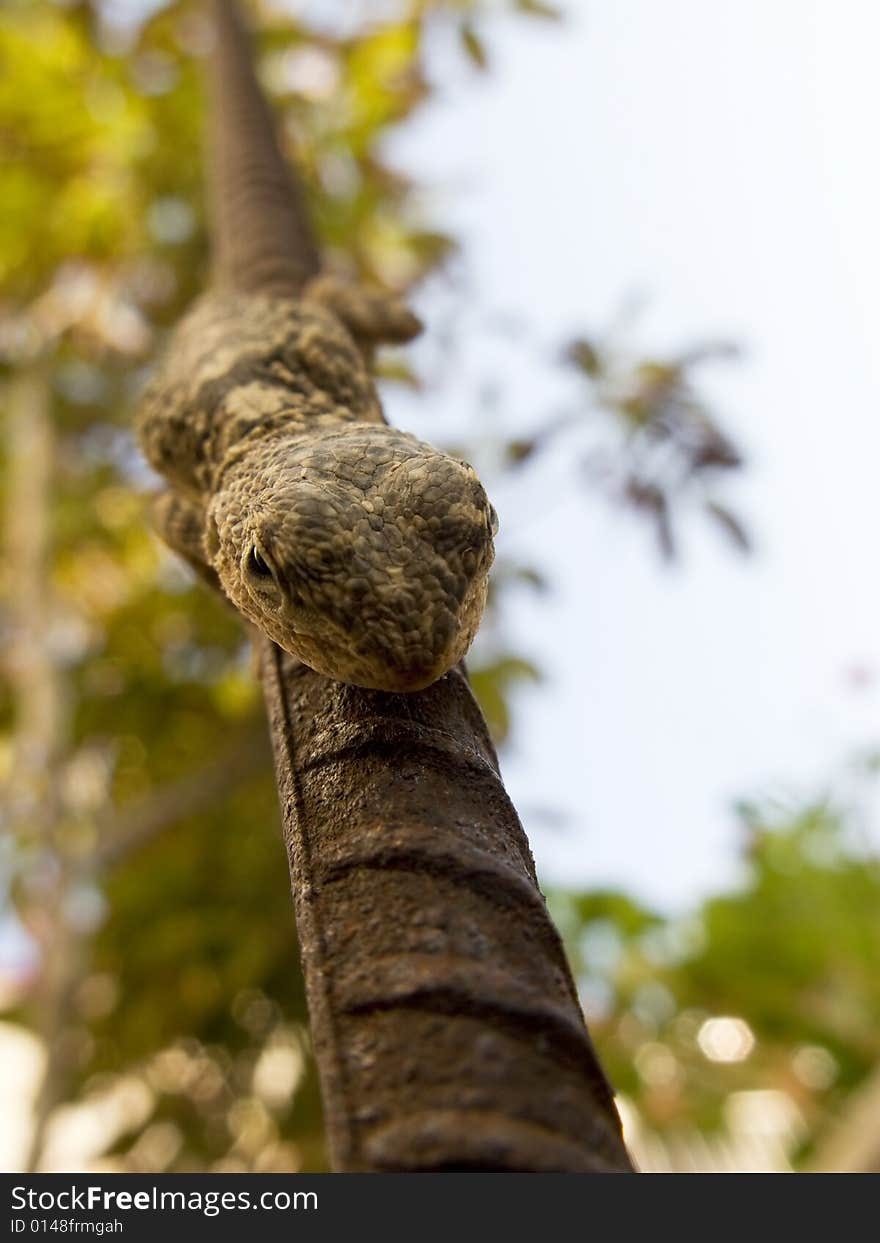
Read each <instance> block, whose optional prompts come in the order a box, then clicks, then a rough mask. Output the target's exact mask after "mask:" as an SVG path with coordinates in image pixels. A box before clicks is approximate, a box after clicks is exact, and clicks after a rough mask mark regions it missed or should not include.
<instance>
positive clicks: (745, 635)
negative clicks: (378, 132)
mask: <svg viewBox="0 0 880 1243" xmlns="http://www.w3.org/2000/svg"><path fill="white" fill-rule="evenodd" d="M567 7H568V9H569V11H570V14H571V16H570V19H569V21H568V23H567V24H566V26H565V27H564V28H563V29H560V28H558V27H548V28H546V29H545V28H542V27H540V26H536V25H535V24H533V23H525V22H518V23H515V22H510V23H508V24H507V25H506V26H504V27H503V29H502V28H501V27H500V26H498V25H496V26H495V27H489V28H487V36H488V43H489V46H490V50H491V51H492V53H493V64H492V72H491V73H490V74H489V76H488V77H487V79H486V80H485V83H484V84H483V83H481V82H480V81H476V82H475V81H474V79H473V77H470V76H469V75H468V74H466V73H464V72H459V73H457V74H453V75H452V76H451V77H450V76H449V75H447V76H446V77H445V78H444V82H445V84H446V85H445V89H444V93H443V98H442V100H441V101H440V102H439V103H438V104H437V105H435V106H434V108H433V111H432V114H431V116H430V117H429V119H428V120H427V121H426V122H425V124H424V125H423V127H422V129H421V130H412V131H410V132H408V133H407V135H406V136H405V139H404V140H403V141H401V143H400V144H399V146H398V148H397V150H398V152H399V153H400V156H401V158H402V159H404V160H405V162H406V164H407V165H408V166H409V167H411V168H413V169H416V170H417V171H418V172H419V174H420V176H424V177H427V178H429V180H430V182H431V183H432V184H433V185H434V186H435V187H437V188H438V191H442V193H440V194H438V201H439V203H440V206H441V207H442V210H443V211H444V212H445V213H446V216H445V217H444V219H446V220H449V222H450V227H451V228H452V229H453V231H456V230H457V231H458V232H460V233H461V234H462V235H463V236H464V237H465V239H466V242H467V252H466V253H467V259H466V271H467V273H468V274H469V276H470V278H471V279H472V281H473V284H474V287H475V289H476V291H477V295H478V299H479V300H482V301H485V302H486V303H487V304H488V305H490V306H491V307H492V308H493V309H495V310H498V309H502V308H503V309H510V310H511V311H525V312H526V313H527V314H528V317H529V319H530V321H531V323H532V324H533V325H537V326H538V328H539V330H540V333H541V335H542V338H543V339H544V340H546V341H553V340H554V339H557V340H558V339H564V337H565V335H566V332H568V331H569V330H571V329H574V330H581V331H583V330H585V329H591V328H592V329H597V328H601V327H602V326H604V325H605V324H607V323H608V321H609V319H610V318H611V317H612V315H613V313H614V312H615V310H616V309H617V308H619V306H620V305H621V303H622V302H623V301H624V300H625V299H626V297H627V296H628V295H630V294H632V293H633V292H634V291H636V292H639V293H642V294H644V295H646V296H647V298H648V300H649V306H648V311H647V313H646V314H645V316H644V317H643V322H641V321H640V322H641V327H640V330H639V336H640V339H641V340H642V342H643V344H645V345H646V346H648V347H652V346H653V347H655V348H658V347H659V348H663V347H671V348H675V347H677V346H681V345H686V344H689V343H692V342H694V341H695V340H703V339H706V338H718V337H720V338H723V339H725V340H727V339H733V340H734V341H737V342H739V343H740V344H741V345H742V346H743V347H744V349H745V351H746V356H745V358H744V360H743V361H741V362H738V363H733V364H730V363H727V364H719V365H715V366H713V367H711V368H707V369H706V371H705V372H704V373H703V378H704V380H705V390H706V391H707V392H708V393H710V394H711V396H712V399H713V402H714V404H715V407H716V409H717V411H718V412H719V415H720V417H721V420H722V423H723V425H724V426H725V427H727V428H728V429H729V431H730V432H732V433H733V434H734V436H735V438H736V439H737V440H738V441H739V443H740V444H741V446H742V447H743V448H744V449H745V451H746V454H747V457H748V460H749V469H748V473H747V475H746V476H745V477H744V479H743V480H742V481H741V482H740V483H737V484H734V485H733V486H732V487H731V488H730V490H729V493H728V495H729V497H730V499H731V500H733V501H735V503H736V507H737V509H738V510H739V511H740V512H742V513H744V515H745V516H746V517H747V518H748V520H749V524H750V526H751V528H752V530H753V532H754V534H755V536H756V543H757V552H756V554H755V556H754V557H752V558H751V559H749V560H740V559H737V558H736V556H735V555H733V554H732V553H731V552H730V551H729V550H728V548H727V547H726V546H725V545H724V544H723V543H722V542H721V541H720V540H719V539H718V538H717V537H716V536H715V534H714V532H712V531H709V530H704V529H703V524H702V523H701V521H700V520H699V519H697V520H696V521H695V522H694V523H692V524H691V526H690V527H689V529H688V530H687V531H686V532H685V535H686V541H685V542H686V546H687V555H686V557H685V559H684V568H683V569H681V570H678V571H672V572H669V571H668V570H664V569H663V568H662V567H661V566H660V565H659V564H658V561H657V558H656V557H655V556H654V555H653V548H652V546H651V544H650V541H649V538H648V535H647V532H646V531H644V530H642V529H641V528H640V527H639V526H637V525H635V524H632V523H629V522H627V521H626V520H625V519H622V518H621V517H619V516H618V515H617V514H615V513H611V512H610V511H609V510H608V509H607V507H606V506H605V505H603V503H602V502H600V501H598V500H593V501H589V500H586V501H585V500H584V498H583V494H582V493H580V494H578V493H577V491H576V489H575V488H574V486H573V485H572V484H570V483H569V482H567V476H566V475H565V471H564V464H562V463H560V464H559V466H560V469H559V472H558V478H556V480H555V482H556V483H557V484H558V485H559V487H558V488H556V489H554V488H552V487H550V488H547V487H545V488H544V489H543V490H541V489H539V490H537V491H536V490H535V488H534V487H530V488H524V489H523V490H522V492H521V494H518V493H517V491H516V490H515V489H509V488H506V489H504V491H503V495H502V496H501V497H500V498H499V499H500V501H501V502H502V503H501V504H499V511H500V514H501V522H502V538H505V537H507V538H509V539H510V540H511V541H512V542H513V543H514V544H515V548H516V550H517V551H521V550H523V549H525V550H527V551H528V554H529V555H530V556H531V557H532V559H533V560H534V561H535V562H536V563H538V564H542V565H544V566H546V567H547V569H548V571H549V572H550V574H551V575H552V577H553V579H554V580H555V581H556V582H557V584H558V585H559V587H560V590H559V592H558V593H557V594H555V595H554V596H553V597H552V598H550V599H544V600H535V601H529V600H523V601H520V602H519V603H518V604H517V606H516V608H515V609H514V611H513V614H512V617H511V623H512V628H513V630H514V631H515V633H516V634H517V636H518V640H519V643H520V645H521V646H522V648H523V649H524V650H526V651H533V652H534V654H535V657H536V658H537V660H538V661H539V663H540V664H541V665H542V666H543V667H544V668H545V669H546V670H547V672H548V675H549V676H548V680H547V682H546V684H545V685H544V686H543V687H542V688H540V689H538V690H537V691H526V692H524V693H523V694H522V695H521V696H520V698H519V700H518V713H517V717H516V731H515V737H514V740H513V742H512V744H511V745H510V746H509V747H508V748H507V749H506V751H505V754H504V755H503V767H504V773H505V777H506V780H507V784H508V787H509V790H510V792H511V794H512V796H513V798H514V801H515V802H516V803H517V805H518V806H519V807H520V809H521V811H522V812H523V817H524V819H525V820H526V827H527V828H528V830H529V833H530V836H531V839H532V844H533V848H534V850H535V854H536V857H537V860H538V864H539V868H540V870H541V871H542V873H543V875H544V878H545V879H546V880H551V881H557V882H568V883H576V884H583V885H593V884H605V883H611V884H616V885H621V886H625V887H627V888H630V889H635V890H636V891H637V892H639V893H640V894H642V895H643V896H645V897H647V898H649V899H651V900H654V901H656V902H660V903H663V904H665V905H670V906H676V907H680V906H683V905H684V906H686V905H689V904H691V903H692V902H694V901H695V900H697V899H698V898H699V897H700V896H702V895H703V894H705V893H707V892H709V891H711V890H712V889H715V888H717V887H719V886H723V885H726V884H730V883H731V882H732V881H733V880H734V879H735V877H736V874H737V863H736V849H737V839H736V834H735V830H734V819H733V817H732V816H731V814H730V813H729V810H728V809H729V807H730V804H731V802H732V800H733V799H735V798H738V797H743V796H755V795H760V794H761V793H765V792H773V793H779V792H782V793H785V792H791V793H792V794H794V795H797V794H798V793H802V794H803V795H804V796H807V795H809V794H812V793H814V792H816V791H818V790H821V789H823V788H825V787H826V786H827V785H828V784H829V783H833V782H834V780H835V778H837V777H838V776H839V774H841V772H842V771H843V769H844V768H845V766H846V765H847V763H848V762H849V761H850V759H851V756H852V754H853V752H854V751H855V750H857V749H860V748H865V747H869V746H872V745H874V744H875V743H876V742H877V741H878V740H880V729H878V724H880V721H878V691H877V686H876V685H875V684H873V683H870V682H868V684H867V685H864V684H863V685H862V686H861V689H856V687H855V685H854V679H853V677H852V671H853V670H868V671H873V672H874V673H877V672H878V671H880V583H878V579H877V576H876V575H875V574H874V573H873V568H874V563H875V560H876V557H875V547H876V540H877V535H876V532H877V531H878V530H880V493H878V489H877V487H876V483H875V480H876V472H877V462H878V456H880V454H878V450H880V418H878V411H880V364H878V358H877V344H876V343H877V341H878V340H880V306H878V292H877V291H878V290H880V240H878V228H877V223H876V222H877V221H878V220H880V173H878V165H880V157H878V156H877V155H876V154H875V147H876V141H875V135H876V124H877V118H878V117H880V76H878V75H877V73H876V48H877V46H878V45H880V12H878V10H877V8H876V6H873V5H871V4H869V3H867V0H865V2H864V3H860V2H858V0H812V2H811V0H769V2H768V0H741V2H740V3H738V4H737V5H732V4H726V3H721V2H720V0H713V2H712V3H707V2H706V0H663V2H662V3H658V2H657V0H615V3H614V4H608V3H599V2H598V0H573V2H572V3H570V4H569V5H568V6H567ZM431 306H432V301H431V298H430V297H428V298H426V300H425V304H424V310H425V312H426V314H427V315H428V317H429V319H430V312H431ZM478 348H480V347H478ZM529 384H530V380H529V376H528V374H527V372H525V373H524V374H523V375H522V376H520V375H519V373H517V393H518V401H517V405H518V407H522V406H523V405H524V404H525V403H526V401H527V400H531V402H532V403H533V405H534V410H535V412H536V413H537V412H540V411H541V410H542V409H545V408H546V406H547V401H548V395H547V392H546V390H545V389H544V388H543V387H542V385H543V384H544V380H543V377H541V376H539V375H534V376H533V377H532V379H531V385H532V388H531V391H530V390H529ZM551 400H552V398H551ZM393 404H396V405H397V406H398V408H399V411H400V421H404V420H405V421H406V423H407V425H409V426H411V427H412V429H413V430H416V431H419V432H420V433H422V434H424V433H425V431H426V426H425V422H424V420H423V419H422V417H421V416H415V415H414V414H413V408H412V407H410V406H407V405H406V403H402V402H398V403H393ZM457 413H460V412H457V411H456V410H454V409H449V408H447V409H445V410H444V411H443V412H442V415H441V414H440V413H439V412H436V411H433V410H432V413H431V417H430V419H429V423H430V431H431V432H432V434H434V435H436V436H439V435H441V434H442V429H443V428H444V427H445V426H449V427H452V428H454V427H455V426H456V416H457ZM464 417H466V416H464ZM442 419H446V420H448V424H443V423H442ZM553 482H554V480H553V479H552V478H551V484H552V483H553ZM560 498H562V499H560ZM510 531H512V532H513V534H510V535H509V536H508V535H507V533H508V532H510ZM502 547H503V544H502ZM862 682H863V683H864V679H862ZM534 806H544V807H552V808H557V809H559V810H560V811H561V812H563V813H564V815H565V818H566V824H565V826H564V827H563V828H561V829H560V828H556V829H551V828H548V827H547V826H545V825H542V823H541V822H540V820H538V819H531V818H530V817H529V814H528V809H529V808H531V807H534Z"/></svg>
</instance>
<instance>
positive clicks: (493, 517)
mask: <svg viewBox="0 0 880 1243" xmlns="http://www.w3.org/2000/svg"><path fill="white" fill-rule="evenodd" d="M489 530H490V531H491V532H492V534H493V535H497V534H498V514H497V513H496V512H495V506H494V505H490V506H489Z"/></svg>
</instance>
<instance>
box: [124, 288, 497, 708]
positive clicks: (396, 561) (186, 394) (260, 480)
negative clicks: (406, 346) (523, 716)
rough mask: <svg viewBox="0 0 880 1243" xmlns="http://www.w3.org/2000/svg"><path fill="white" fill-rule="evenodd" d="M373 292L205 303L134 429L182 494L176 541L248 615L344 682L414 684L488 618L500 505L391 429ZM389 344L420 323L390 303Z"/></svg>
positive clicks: (470, 478)
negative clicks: (374, 343)
mask: <svg viewBox="0 0 880 1243" xmlns="http://www.w3.org/2000/svg"><path fill="white" fill-rule="evenodd" d="M328 300H329V301H330V302H331V304H332V303H334V302H335V305H336V306H337V308H338V307H339V306H340V303H341V304H342V305H347V306H348V307H349V308H353V310H352V313H353V314H355V320H356V323H355V324H354V325H353V326H354V328H355V331H356V332H359V335H360V336H361V338H362V337H363V333H364V331H365V326H366V324H367V323H368V322H369V320H370V312H371V309H372V310H373V313H374V315H375V301H376V300H375V298H374V297H373V296H372V295H370V294H366V293H362V292H361V291H358V290H355V289H348V288H346V287H341V288H340V287H338V286H336V285H335V284H334V283H333V282H332V281H329V280H328V279H327V278H326V277H319V278H318V279H317V280H315V281H312V282H311V283H309V284H306V286H305V287H304V289H303V291H302V294H301V296H299V297H284V296H280V295H278V294H257V293H243V294H240V293H234V292H218V293H214V294H210V295H208V296H207V297H206V298H204V299H203V300H201V301H200V302H199V303H197V304H196V306H195V308H194V309H193V310H192V311H191V312H190V313H189V315H188V316H187V317H186V318H185V319H184V320H183V322H182V323H181V325H180V327H179V329H178V330H177V333H176V335H175V339H174V343H173V349H172V350H171V351H170V352H169V355H168V363H167V364H166V366H165V368H164V369H163V370H162V371H160V373H159V375H158V377H157V378H156V380H155V381H154V382H153V383H152V384H151V386H150V388H149V389H148V392H147V394H146V396H145V399H144V401H143V403H142V407H141V410H140V414H139V419H138V425H139V426H138V430H139V435H140V441H141V445H142V447H143V449H144V452H145V454H146V457H147V459H148V461H149V462H150V464H151V465H152V466H153V467H154V468H155V469H156V470H157V471H159V472H160V473H161V474H162V475H164V476H165V477H166V479H167V480H168V481H169V483H170V484H171V491H170V493H168V494H166V495H165V496H164V497H163V498H162V499H161V500H160V502H159V504H158V506H157V519H158V525H159V526H160V529H161V532H162V534H163V535H164V536H165V538H166V540H167V541H168V542H169V543H170V544H171V545H172V547H175V548H176V549H177V551H179V552H181V553H182V554H183V556H185V557H186V558H187V560H188V561H190V563H192V564H194V565H195V566H196V567H197V568H198V569H200V570H201V572H202V573H203V574H205V575H206V576H208V577H209V578H212V579H213V580H214V581H215V582H216V583H217V585H219V586H220V587H221V588H222V590H223V591H224V592H225V593H226V595H227V596H228V597H229V598H230V599H231V600H232V602H233V604H235V606H236V607H237V608H238V610H239V611H240V612H241V613H242V614H244V616H245V617H247V618H248V619H249V620H250V621H251V622H253V623H254V624H255V625H256V626H258V627H259V628H260V629H261V630H263V631H264V632H265V633H266V634H268V635H269V637H270V638H272V639H273V640H274V641H275V642H276V643H278V644H280V646H281V647H283V648H285V650H287V651H289V652H291V653H292V654H293V655H295V656H297V657H299V659H301V660H302V661H303V662H304V663H305V664H307V665H309V666H310V667H311V668H313V669H316V670H317V671H318V672H320V673H325V674H327V675H328V676H330V677H333V678H336V679H338V680H340V681H346V682H353V683H355V684H356V685H359V686H367V687H373V688H375V689H380V690H393V691H405V690H417V689H420V688H421V687H423V686H427V685H429V684H430V683H431V682H433V681H435V680H436V679H437V678H439V677H442V675H443V674H444V673H446V672H447V671H448V670H449V669H450V668H451V667H452V666H453V665H455V664H456V663H457V662H458V661H459V660H461V658H462V657H463V656H464V654H465V652H466V651H467V649H468V647H469V646H470V643H471V641H472V639H473V636H474V634H475V632H476V629H477V626H478V625H479V621H480V617H481V614H482V610H483V605H484V603H485V597H486V586H487V577H488V572H489V567H490V565H491V562H492V557H493V543H492V536H493V533H494V529H495V517H494V511H493V509H492V507H491V505H490V504H489V502H488V500H487V498H486V495H485V492H484V491H483V488H482V486H481V484H480V483H479V480H478V479H477V477H476V475H475V473H474V471H473V470H472V469H471V468H470V467H469V466H467V465H466V464H464V463H462V462H459V461H457V460H456V459H454V458H452V457H450V456H448V455H447V454H444V453H441V452H440V451H439V450H437V449H434V448H433V447H432V446H430V445H427V444H425V443H423V442H421V441H419V440H417V439H416V438H415V437H413V436H410V435H408V434H406V433H403V432H400V431H397V430H396V429H393V428H391V427H388V426H387V425H386V424H385V423H384V422H383V420H382V413H381V407H380V405H379V401H378V397H377V395H376V392H375V388H374V386H373V383H372V380H371V377H370V375H369V371H368V369H367V365H366V361H365V358H364V355H363V353H362V351H361V349H360V348H359V347H358V345H357V343H356V337H355V336H354V335H353V334H352V332H351V331H350V330H349V329H348V328H347V327H346V326H345V324H344V323H343V322H342V320H341V319H340V318H339V314H338V312H337V311H334V310H333V309H331V306H328V305H327V303H328ZM377 321H378V326H379V328H380V329H381V331H382V333H383V335H389V334H392V333H393V334H394V335H395V336H397V337H398V338H399V337H401V336H405V335H411V333H412V330H413V328H414V326H415V321H414V319H413V318H412V317H411V316H410V315H409V313H408V312H407V311H406V310H405V309H404V308H403V307H401V306H400V305H399V304H397V303H396V302H393V301H387V302H384V303H383V305H382V311H381V315H380V316H378V317H377Z"/></svg>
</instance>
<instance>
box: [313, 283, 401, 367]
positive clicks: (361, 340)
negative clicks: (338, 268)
mask: <svg viewBox="0 0 880 1243" xmlns="http://www.w3.org/2000/svg"><path fill="white" fill-rule="evenodd" d="M303 297H304V298H305V299H307V300H308V301H309V302H317V303H318V304H319V305H320V306H323V307H326V308H327V310H328V311H332V312H333V314H334V315H335V316H336V318H337V319H339V320H340V321H341V322H342V323H343V324H344V325H345V327H346V328H347V329H348V331H349V332H350V333H351V335H352V337H354V339H355V341H356V342H357V344H358V346H359V347H360V349H361V352H362V353H363V354H364V355H365V357H366V358H367V360H369V359H370V358H371V357H372V354H373V350H374V349H375V347H376V346H377V345H382V344H384V343H388V344H401V343H403V342H404V341H411V340H412V338H413V337H416V336H418V334H419V333H420V332H421V331H422V324H421V321H420V320H419V318H418V316H416V315H414V314H413V312H412V311H411V310H410V309H409V307H408V306H407V305H406V304H405V303H404V302H403V301H402V300H401V299H400V298H397V297H395V296H394V295H393V294H388V293H383V292H381V291H375V290H371V289H365V288H364V287H363V286H362V285H357V284H354V283H353V282H349V281H346V280H345V279H343V278H342V277H338V276H334V275H333V274H331V273H323V274H322V275H320V276H316V277H315V278H314V279H313V280H311V281H309V283H308V285H307V286H306V288H305V290H304V291H303Z"/></svg>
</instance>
